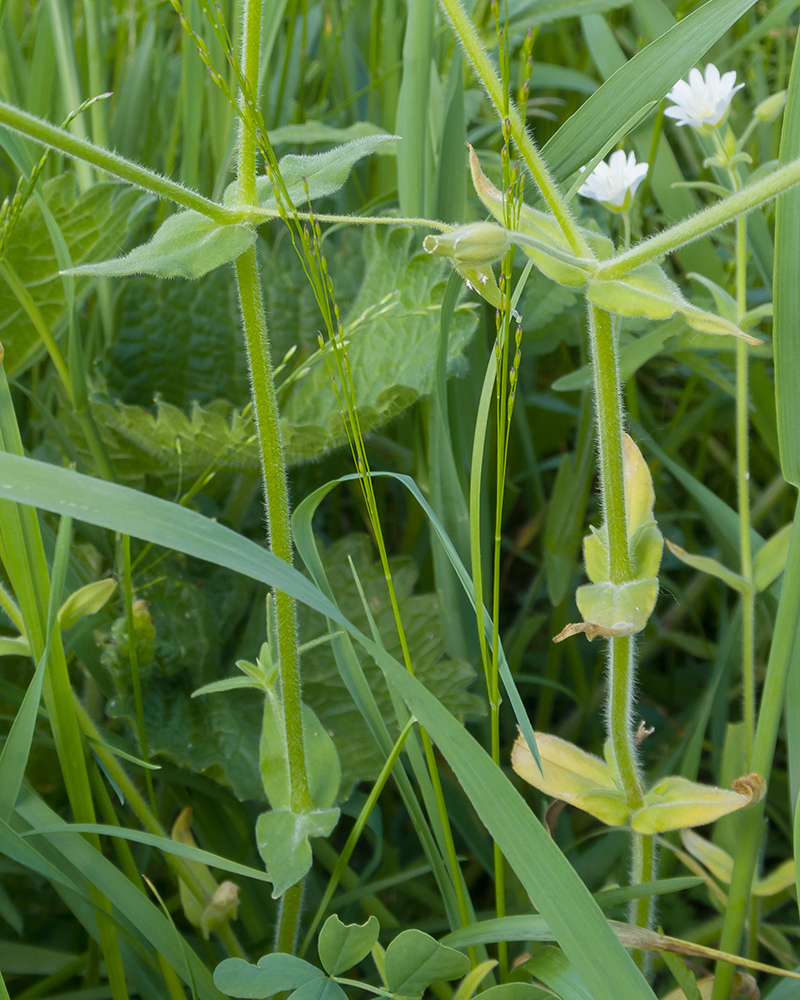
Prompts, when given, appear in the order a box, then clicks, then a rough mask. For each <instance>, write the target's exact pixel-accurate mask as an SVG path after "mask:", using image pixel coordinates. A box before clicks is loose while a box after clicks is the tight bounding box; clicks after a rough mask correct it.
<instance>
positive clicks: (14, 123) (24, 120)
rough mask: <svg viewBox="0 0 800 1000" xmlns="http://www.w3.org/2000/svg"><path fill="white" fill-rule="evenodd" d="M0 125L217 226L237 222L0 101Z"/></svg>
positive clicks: (231, 213) (219, 208)
mask: <svg viewBox="0 0 800 1000" xmlns="http://www.w3.org/2000/svg"><path fill="white" fill-rule="evenodd" d="M0 125H5V126H7V127H8V128H10V129H12V130H13V131H14V132H19V133H20V134H21V135H24V136H27V137H28V138H29V139H34V140H35V141H36V142H40V143H41V144H42V145H43V146H49V147H50V148H51V149H57V150H58V151H59V152H61V153H64V154H65V155H67V156H71V157H73V158H74V159H76V160H78V161H85V162H86V163H91V164H92V165H93V166H95V167H98V168H99V169H100V170H105V171H107V172H108V173H109V174H113V175H114V177H119V178H120V179H121V180H123V181H127V182H128V183H129V184H133V185H134V187H139V188H143V189H144V190H145V191H150V192H151V193H152V194H154V195H157V196H158V197H159V198H166V199H168V200H170V201H174V202H175V203H176V204H178V205H183V207H184V208H190V209H192V210H193V211H195V212H199V213H200V214H201V215H205V216H206V217H207V218H209V219H213V220H214V222H218V223H220V225H224V224H225V223H229V222H237V221H241V213H240V212H237V211H235V210H234V209H231V208H226V207H225V206H224V205H219V204H217V203H216V202H214V201H210V200H209V199H208V198H204V197H203V196H202V195H201V194H198V193H197V192H196V191H190V190H189V189H188V188H185V187H183V186H182V185H181V184H176V183H175V181H171V180H169V179H168V178H166V177H162V176H161V174H157V173H156V172H155V171H153V170H147V169H146V168H145V167H140V166H139V165H138V164H136V163H132V162H131V161H130V160H126V159H125V157H123V156H119V155H118V154H117V153H112V152H111V150H109V149H102V148H101V147H100V146H95V145H93V144H92V143H91V142H87V141H86V140H85V139H79V138H78V137H77V136H74V135H70V134H69V132H67V131H65V130H64V129H61V128H57V127H56V126H55V125H51V124H50V123H49V122H46V121H44V120H43V119H41V118H37V117H36V116H35V115H29V114H28V113H27V112H26V111H21V110H20V109H19V108H15V107H13V106H12V105H11V104H6V103H5V102H4V101H0Z"/></svg>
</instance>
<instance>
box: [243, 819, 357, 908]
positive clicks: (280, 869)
mask: <svg viewBox="0 0 800 1000" xmlns="http://www.w3.org/2000/svg"><path fill="white" fill-rule="evenodd" d="M338 821H339V810H338V809H324V810H317V811H315V812H308V813H295V812H292V810H291V809H273V810H272V812H266V813H262V814H261V815H260V816H259V817H258V819H257V820H256V843H257V845H258V853H259V854H260V855H261V857H262V858H263V860H264V864H265V865H266V866H267V874H268V875H269V877H270V879H271V880H272V897H273V899H278V898H279V897H280V896H282V895H283V894H284V893H285V892H286V890H287V889H289V888H291V887H292V886H293V885H296V884H297V883H298V882H299V881H300V880H301V879H302V878H305V876H306V875H307V874H308V871H309V869H310V868H311V862H312V860H313V856H312V854H311V844H310V843H309V840H310V839H311V838H313V837H329V836H330V835H331V833H332V832H333V829H334V827H335V826H336V824H337V822H338Z"/></svg>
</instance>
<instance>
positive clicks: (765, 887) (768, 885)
mask: <svg viewBox="0 0 800 1000" xmlns="http://www.w3.org/2000/svg"><path fill="white" fill-rule="evenodd" d="M794 881H795V879H794V861H793V860H792V858H789V859H788V860H787V861H784V862H783V864H780V865H778V867H777V868H773V869H772V871H771V872H769V873H768V874H767V875H765V876H764V877H763V878H759V879H756V880H755V881H754V883H753V895H754V896H777V895H778V893H779V892H783V891H784V889H788V888H789V887H790V886H793V885H794Z"/></svg>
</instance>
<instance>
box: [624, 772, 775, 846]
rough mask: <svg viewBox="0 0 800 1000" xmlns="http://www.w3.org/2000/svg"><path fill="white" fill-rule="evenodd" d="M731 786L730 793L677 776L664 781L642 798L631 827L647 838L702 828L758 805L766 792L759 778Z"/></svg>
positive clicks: (761, 779) (747, 779)
mask: <svg viewBox="0 0 800 1000" xmlns="http://www.w3.org/2000/svg"><path fill="white" fill-rule="evenodd" d="M733 786H734V787H733V790H732V791H729V790H727V789H725V788H715V787H714V786H713V785H701V784H698V783H697V782H695V781H689V780H688V779H687V778H681V777H678V776H677V775H673V776H671V777H669V778H664V780H663V781H659V782H658V784H657V785H654V786H653V788H652V789H651V790H650V791H649V792H648V793H647V795H645V798H644V805H643V806H642V808H641V809H637V810H636V812H635V813H634V814H633V816H632V817H631V826H632V827H633V829H634V830H635V831H636V832H637V833H648V834H650V833H665V832H666V831H667V830H682V829H684V828H686V827H693V826H704V825H705V824H706V823H713V822H714V820H717V819H719V818H720V817H721V816H727V815H728V814H729V813H732V812H735V811H736V810H737V809H743V808H744V807H745V806H749V805H750V804H751V803H752V802H757V801H758V800H759V799H760V798H762V797H763V795H764V793H765V791H766V782H765V781H764V779H763V778H762V777H761V775H760V774H750V775H746V776H745V777H743V778H738V779H737V780H736V781H735V782H734V783H733Z"/></svg>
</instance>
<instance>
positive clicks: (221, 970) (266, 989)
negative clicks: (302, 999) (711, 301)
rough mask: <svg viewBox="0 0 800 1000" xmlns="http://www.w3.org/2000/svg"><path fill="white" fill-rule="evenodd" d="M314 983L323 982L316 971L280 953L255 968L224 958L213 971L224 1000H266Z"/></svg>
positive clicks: (268, 957) (318, 971) (298, 960)
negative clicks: (235, 999) (241, 999)
mask: <svg viewBox="0 0 800 1000" xmlns="http://www.w3.org/2000/svg"><path fill="white" fill-rule="evenodd" d="M314 979H324V976H323V974H322V972H321V971H320V970H319V969H317V968H315V967H314V966H313V965H311V964H310V963H309V962H306V961H304V960H303V959H302V958H298V957H297V956H296V955H286V954H283V953H281V952H276V953H274V954H272V955H265V956H264V957H263V958H261V959H259V962H258V965H251V964H250V963H249V962H246V961H245V960H244V959H243V958H226V959H225V960H224V961H222V962H220V964H219V965H218V966H217V967H216V969H215V970H214V985H215V986H216V987H217V989H218V990H220V991H221V992H222V993H224V994H225V995H226V996H229V997H241V998H243V1000H266V998H267V997H271V996H274V995H275V994H276V993H284V992H285V991H286V990H294V989H298V988H299V987H301V986H303V985H305V983H308V982H311V981H312V980H314Z"/></svg>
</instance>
